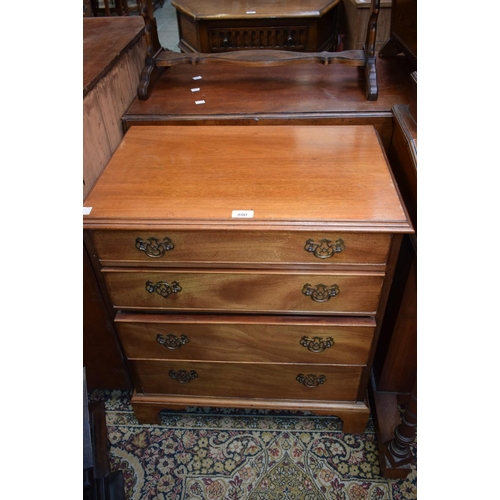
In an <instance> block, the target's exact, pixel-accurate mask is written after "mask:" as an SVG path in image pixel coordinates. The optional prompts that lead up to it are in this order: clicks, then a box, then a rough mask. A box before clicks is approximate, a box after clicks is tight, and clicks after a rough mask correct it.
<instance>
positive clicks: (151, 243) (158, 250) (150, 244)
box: [135, 237, 174, 258]
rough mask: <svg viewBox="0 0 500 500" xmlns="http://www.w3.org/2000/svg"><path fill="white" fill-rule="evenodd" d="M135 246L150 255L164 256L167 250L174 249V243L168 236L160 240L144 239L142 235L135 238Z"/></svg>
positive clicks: (154, 256)
mask: <svg viewBox="0 0 500 500" xmlns="http://www.w3.org/2000/svg"><path fill="white" fill-rule="evenodd" d="M135 248H137V250H140V251H141V252H144V253H145V254H146V255H147V256H148V257H153V258H156V257H163V256H164V255H165V252H168V251H169V250H172V249H173V248H174V244H173V243H172V240H171V239H170V238H168V237H165V238H163V241H160V240H158V238H148V239H147V240H143V239H142V238H140V237H137V238H136V239H135Z"/></svg>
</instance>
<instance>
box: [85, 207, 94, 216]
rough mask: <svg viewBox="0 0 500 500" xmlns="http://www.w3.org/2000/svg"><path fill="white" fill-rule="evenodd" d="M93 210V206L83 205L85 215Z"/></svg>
mask: <svg viewBox="0 0 500 500" xmlns="http://www.w3.org/2000/svg"><path fill="white" fill-rule="evenodd" d="M90 212H92V207H83V215H88V214H89V213H90Z"/></svg>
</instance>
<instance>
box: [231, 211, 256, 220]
mask: <svg viewBox="0 0 500 500" xmlns="http://www.w3.org/2000/svg"><path fill="white" fill-rule="evenodd" d="M231 217H232V218H233V219H253V210H233V211H232V212H231Z"/></svg>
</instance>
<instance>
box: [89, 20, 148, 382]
mask: <svg viewBox="0 0 500 500" xmlns="http://www.w3.org/2000/svg"><path fill="white" fill-rule="evenodd" d="M145 55H146V43H145V40H144V22H143V20H142V18H140V17H137V16H136V17H103V18H97V17H86V18H84V19H83V172H82V173H83V196H84V197H85V196H86V195H87V194H88V193H89V191H90V190H91V188H92V186H93V185H94V183H95V181H96V179H97V178H98V177H99V175H100V174H101V172H102V170H103V168H104V167H105V166H106V164H107V162H108V160H109V158H110V157H111V155H112V154H113V152H114V151H115V149H116V148H117V147H118V144H119V143H120V141H121V139H122V137H123V133H124V131H123V127H122V124H121V121H120V119H121V116H122V115H123V113H124V112H125V111H126V109H127V107H128V106H129V104H130V103H131V101H132V100H133V99H134V97H135V95H136V92H137V86H138V85H139V77H140V73H141V70H142V67H143V66H144V57H145ZM91 260H92V252H91V250H90V251H89V249H88V248H87V247H86V246H85V245H84V248H83V362H84V366H85V367H86V371H87V384H88V386H89V388H95V387H103V388H109V389H113V388H129V387H130V386H131V383H130V378H129V375H128V370H127V368H126V366H125V362H124V358H123V355H122V353H121V349H120V346H119V343H118V340H117V338H116V334H115V331H114V327H113V319H114V314H113V311H112V309H111V308H110V307H108V306H109V304H108V303H107V301H106V298H105V296H103V294H102V292H101V286H100V283H99V281H98V279H97V277H96V275H95V273H94V271H93V268H92V265H91Z"/></svg>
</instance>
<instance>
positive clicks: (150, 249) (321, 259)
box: [92, 230, 391, 267]
mask: <svg viewBox="0 0 500 500" xmlns="http://www.w3.org/2000/svg"><path fill="white" fill-rule="evenodd" d="M92 234H93V240H94V245H95V248H96V252H97V255H98V257H99V259H100V261H101V263H102V264H103V265H112V264H113V262H116V263H119V265H124V264H126V263H130V264H131V265H133V264H138V263H140V264H141V265H152V266H155V267H156V266H163V265H165V266H168V267H172V266H176V265H179V266H185V265H186V264H190V265H200V266H207V265H210V264H214V265H221V264H224V265H237V266H238V267H241V266H243V267H244V266H245V264H258V265H262V266H264V265H266V264H270V265H275V264H288V263H290V264H305V265H332V264H335V265H353V264H354V265H381V266H383V265H384V264H385V262H386V259H387V254H388V251H389V246H390V241H391V236H390V235H388V234H372V233H321V232H302V231H267V232H264V231H243V230H225V231H224V230H212V231H208V230H205V231H202V230H196V231H179V230H177V231H166V232H165V231H151V232H144V231H93V232H92Z"/></svg>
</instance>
